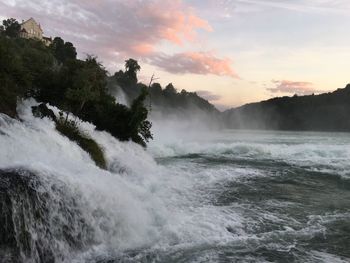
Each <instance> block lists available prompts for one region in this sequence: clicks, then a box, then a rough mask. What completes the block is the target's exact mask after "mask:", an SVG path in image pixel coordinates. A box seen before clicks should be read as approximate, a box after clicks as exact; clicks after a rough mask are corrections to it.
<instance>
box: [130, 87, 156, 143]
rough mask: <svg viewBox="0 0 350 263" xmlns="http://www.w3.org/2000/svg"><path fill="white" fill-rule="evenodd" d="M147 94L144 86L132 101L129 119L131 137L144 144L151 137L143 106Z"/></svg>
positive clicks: (149, 124)
mask: <svg viewBox="0 0 350 263" xmlns="http://www.w3.org/2000/svg"><path fill="white" fill-rule="evenodd" d="M147 96H148V91H147V89H146V88H143V89H142V90H141V94H140V95H139V96H138V97H137V98H136V99H135V100H134V101H133V103H132V105H131V108H130V110H131V121H130V131H131V136H130V137H131V139H132V140H133V141H134V142H136V143H138V144H141V145H143V146H144V147H145V146H146V142H148V141H149V140H150V139H153V135H152V133H151V127H152V123H151V122H150V121H148V120H147V117H148V110H147V108H146V107H145V106H144V101H145V99H146V97H147Z"/></svg>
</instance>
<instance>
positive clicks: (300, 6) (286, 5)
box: [235, 0, 350, 13]
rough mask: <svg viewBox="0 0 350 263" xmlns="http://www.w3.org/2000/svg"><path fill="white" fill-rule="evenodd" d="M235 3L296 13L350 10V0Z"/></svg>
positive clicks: (251, 0)
mask: <svg viewBox="0 0 350 263" xmlns="http://www.w3.org/2000/svg"><path fill="white" fill-rule="evenodd" d="M235 2H237V3H241V4H248V5H255V6H265V7H272V8H279V9H286V10H290V11H296V12H318V13H319V12H323V13H329V12H335V13H347V12H349V10H350V4H349V1H348V0H293V1H291V0H277V1H276V0H235Z"/></svg>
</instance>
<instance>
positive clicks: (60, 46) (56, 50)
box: [50, 37, 77, 63]
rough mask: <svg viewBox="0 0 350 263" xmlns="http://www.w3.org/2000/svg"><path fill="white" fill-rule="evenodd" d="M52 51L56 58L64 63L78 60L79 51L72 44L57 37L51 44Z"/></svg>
mask: <svg viewBox="0 0 350 263" xmlns="http://www.w3.org/2000/svg"><path fill="white" fill-rule="evenodd" d="M50 47H51V49H52V51H53V54H54V56H55V58H56V59H57V60H58V61H59V62H61V63H64V62H66V61H67V60H68V59H76V57H77V51H76V49H75V47H74V46H73V44H72V43H70V42H66V43H65V42H64V40H63V39H62V38H60V37H55V38H54V40H53V41H52V44H51V46H50Z"/></svg>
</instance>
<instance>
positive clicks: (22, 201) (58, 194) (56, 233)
mask: <svg viewBox="0 0 350 263" xmlns="http://www.w3.org/2000/svg"><path fill="white" fill-rule="evenodd" d="M92 239H93V230H92V228H91V227H89V226H88V224H87V223H86V221H85V220H84V217H83V215H82V213H81V211H80V210H79V209H78V204H77V200H76V198H75V196H74V195H71V194H70V191H69V189H67V187H65V185H64V183H60V182H50V180H48V179H47V178H46V179H43V178H41V176H39V175H36V174H34V173H32V172H28V171H23V170H5V171H4V170H0V262H24V261H30V262H56V261H62V260H64V259H65V256H68V255H69V254H70V253H72V252H74V251H76V250H80V249H82V248H83V247H84V245H87V244H89V243H91V242H92Z"/></svg>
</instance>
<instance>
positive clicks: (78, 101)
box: [65, 56, 107, 115]
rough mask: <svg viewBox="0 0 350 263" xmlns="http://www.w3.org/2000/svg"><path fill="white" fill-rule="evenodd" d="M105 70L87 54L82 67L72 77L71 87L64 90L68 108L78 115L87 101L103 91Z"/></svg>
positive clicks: (93, 99) (95, 98) (92, 99)
mask: <svg viewBox="0 0 350 263" xmlns="http://www.w3.org/2000/svg"><path fill="white" fill-rule="evenodd" d="M106 76H107V75H106V70H105V69H104V68H102V67H101V64H100V63H98V62H97V60H96V57H92V56H88V57H87V59H86V60H85V65H84V67H83V68H82V69H81V70H79V71H78V72H77V73H76V75H75V77H74V78H73V83H72V87H70V88H68V90H67V91H66V95H65V96H66V99H67V104H68V108H69V110H70V111H72V112H73V113H74V114H76V115H79V113H80V112H81V111H82V109H83V107H84V105H85V104H86V103H87V102H88V101H96V100H98V99H99V98H100V96H101V95H102V94H103V93H104V92H105V86H106Z"/></svg>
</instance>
